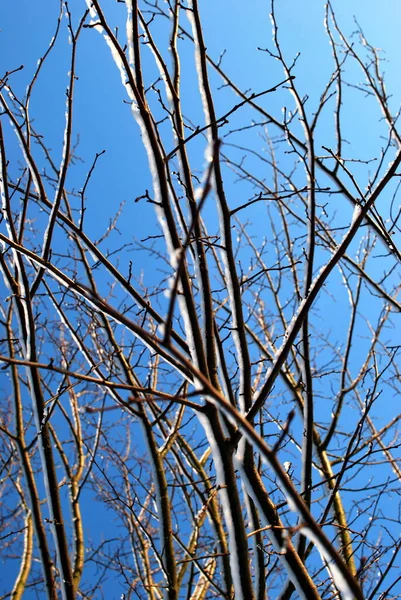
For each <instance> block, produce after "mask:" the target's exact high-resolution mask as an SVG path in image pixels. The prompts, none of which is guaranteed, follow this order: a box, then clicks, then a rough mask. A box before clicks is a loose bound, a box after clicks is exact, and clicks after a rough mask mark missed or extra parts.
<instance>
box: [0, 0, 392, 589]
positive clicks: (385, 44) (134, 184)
mask: <svg viewBox="0 0 401 600" xmlns="http://www.w3.org/2000/svg"><path fill="white" fill-rule="evenodd" d="M276 4H277V7H276V9H277V19H278V23H279V31H280V36H281V43H282V49H283V51H284V53H285V56H286V57H287V59H288V61H289V62H291V60H292V58H294V57H295V55H296V54H297V53H298V52H299V53H300V57H299V59H298V62H297V65H296V68H295V70H294V74H295V76H296V82H297V86H298V89H299V91H300V93H301V95H305V94H307V95H308V96H309V100H308V103H307V111H308V114H310V115H312V114H313V113H314V110H315V108H316V105H317V102H318V100H319V98H320V95H321V93H322V91H323V89H324V86H325V83H326V82H327V79H328V77H329V76H330V74H331V72H332V57H331V51H330V47H329V44H328V39H327V36H326V34H325V31H324V27H323V19H324V3H323V2H319V1H317V2H316V0H303V1H302V2H293V1H290V0H282V1H280V0H277V1H276ZM200 5H201V11H202V14H203V18H204V32H205V38H206V43H207V47H208V52H209V54H210V55H211V56H212V57H213V58H214V59H215V60H217V59H218V57H219V56H220V55H221V53H222V52H223V51H224V50H225V51H226V53H225V55H224V58H223V63H222V64H223V66H224V68H225V70H226V72H227V73H228V74H229V75H230V76H231V77H232V79H233V81H234V82H235V83H236V84H237V85H238V86H239V87H241V88H242V89H244V90H245V89H248V90H252V91H253V92H260V91H262V90H264V89H267V88H270V87H272V86H273V85H275V84H276V83H277V82H278V81H280V80H282V79H283V78H284V77H283V74H282V71H281V68H280V65H279V64H278V63H277V62H275V61H274V60H273V59H272V58H270V57H269V56H268V55H267V54H266V53H265V52H262V51H258V50H257V48H258V47H261V48H266V47H268V48H270V49H271V50H273V47H272V42H271V31H272V28H271V23H270V20H269V3H268V2H266V1H261V0H252V1H251V2H243V1H242V0H232V1H230V2H227V1H226V0H213V1H212V0H203V1H201V2H200ZM104 6H105V9H106V10H107V12H108V13H109V14H110V16H111V18H112V19H114V22H115V25H119V27H120V32H121V33H120V35H124V27H123V17H124V5H123V4H117V3H115V2H112V0H107V1H106V2H104ZM333 6H334V8H335V10H336V12H337V18H338V22H339V24H340V25H341V27H342V29H343V31H344V33H345V34H348V35H349V34H351V33H352V32H353V31H354V30H355V28H356V25H355V22H354V21H353V16H354V15H355V16H356V17H357V19H358V22H359V24H360V25H361V26H362V28H363V30H364V32H365V34H366V37H367V38H368V40H369V41H370V43H372V44H373V45H374V46H376V47H380V48H383V50H384V51H385V54H384V55H383V56H384V57H385V59H386V61H388V62H386V63H385V72H386V81H387V91H388V93H389V94H391V95H392V97H393V98H392V101H391V103H392V108H393V109H394V111H397V110H398V107H399V104H400V99H401V78H400V24H401V4H400V3H399V2H398V1H396V0H383V2H377V0H376V1H374V0H365V1H362V0H337V1H335V2H333ZM70 10H71V12H72V15H73V19H74V22H75V23H76V22H78V20H79V17H80V16H81V14H82V13H83V11H84V10H85V3H84V2H83V0H72V2H71V3H70ZM57 16H58V3H57V2H54V1H50V0H47V1H45V0H42V1H40V2H30V1H28V0H14V1H13V2H10V1H8V2H7V1H5V0H3V2H2V3H1V4H0V24H1V31H0V77H2V75H3V73H5V72H6V71H10V70H13V69H15V68H17V67H18V66H19V65H22V64H23V65H24V69H23V70H22V71H20V72H18V73H16V74H15V75H13V76H12V78H11V79H10V83H11V85H12V88H13V89H14V90H15V93H16V94H17V95H20V96H21V95H23V94H24V91H25V89H26V86H27V83H28V82H29V80H30V78H31V76H32V74H33V73H34V71H35V69H36V65H37V61H38V59H39V58H40V57H41V56H42V55H43V53H44V51H45V50H46V49H47V47H48V44H49V41H50V39H51V37H52V35H53V33H54V30H55V26H56V20H57ZM187 27H188V29H189V26H187ZM162 35H163V34H162ZM183 48H184V50H183V52H184V54H183V56H184V58H183V84H182V85H183V97H184V99H185V101H186V110H187V112H186V116H188V117H190V118H191V119H192V121H193V122H195V124H198V123H200V124H202V120H203V115H202V111H201V105H200V100H199V95H198V94H197V91H196V76H195V71H194V67H193V61H192V46H191V44H190V43H189V42H183ZM166 54H167V53H166ZM69 57H70V45H69V44H68V32H67V27H66V19H65V17H63V19H62V24H61V31H60V34H59V39H58V41H57V44H56V48H55V50H54V52H53V53H52V54H51V56H50V58H49V60H48V61H47V62H46V65H45V67H44V69H43V71H42V72H41V74H40V79H39V81H38V83H37V86H36V87H35V93H34V95H33V98H32V103H31V117H33V118H34V125H35V128H36V130H37V131H38V132H40V133H41V135H43V136H44V139H45V141H46V145H47V146H48V147H49V148H51V150H52V156H53V158H54V160H55V162H56V164H58V163H59V161H60V157H61V141H62V132H63V127H64V115H65V89H66V87H67V85H68V71H69ZM144 73H145V80H146V83H147V84H148V85H149V84H151V83H152V81H153V80H154V78H155V70H154V66H153V58H152V56H151V53H150V52H147V49H146V48H145V49H144ZM355 73H356V70H355V69H354V68H353V67H350V77H353V76H354V75H355ZM77 75H78V80H77V82H76V103H75V109H74V140H76V141H77V142H79V144H78V146H77V151H76V154H77V155H78V156H79V157H80V158H81V159H82V160H78V161H77V162H76V163H75V165H74V167H73V168H72V169H71V173H70V175H69V181H68V187H70V188H73V189H75V190H79V189H80V188H81V187H82V185H83V182H84V181H85V177H86V174H87V172H88V170H89V168H90V165H91V163H92V160H93V158H94V156H95V154H96V153H97V152H101V151H102V150H106V154H105V155H104V156H102V157H101V158H100V159H99V166H98V169H97V170H96V172H95V174H94V176H93V178H92V180H91V182H90V186H89V188H88V193H87V212H86V217H85V219H86V227H87V231H88V233H89V234H90V235H91V236H92V237H93V238H95V239H96V238H97V237H100V236H101V235H102V234H103V233H104V231H105V229H106V228H107V226H108V224H109V222H110V219H112V218H113V216H114V214H115V212H116V210H117V208H118V206H119V205H120V204H121V203H123V202H125V209H124V217H123V219H121V220H120V221H119V222H118V231H116V232H115V233H114V234H113V235H112V236H111V238H110V241H109V242H106V245H105V246H104V248H107V247H108V244H110V247H113V244H114V245H118V244H121V245H122V244H124V243H127V242H128V243H132V242H133V241H134V240H135V241H136V242H138V241H140V240H141V239H142V237H144V236H145V235H157V234H158V233H159V229H158V225H157V222H156V220H155V217H154V211H153V207H152V206H151V205H150V204H146V203H145V202H138V203H135V202H134V200H135V198H137V197H138V196H141V195H142V194H144V192H145V190H146V189H149V190H151V186H152V184H151V178H150V175H149V172H148V163H147V158H146V155H145V152H144V149H143V146H142V144H141V141H140V137H139V132H138V127H137V125H136V123H135V121H134V119H133V118H132V116H131V114H130V108H129V106H128V105H127V104H125V103H124V102H123V101H124V100H127V96H126V94H125V91H124V89H123V86H122V85H121V80H120V76H119V73H118V72H117V69H116V67H115V65H114V64H113V62H112V59H111V56H110V52H109V49H108V47H107V46H106V44H105V43H104V40H103V39H102V38H101V36H100V35H99V34H98V33H97V32H95V31H93V30H90V29H85V30H84V31H83V33H82V36H81V39H80V43H79V49H78V60H77ZM211 80H212V82H213V85H215V86H217V85H218V81H219V78H218V77H217V76H216V75H215V74H214V73H212V72H211ZM362 80H363V77H362V75H360V76H359V81H362ZM345 94H346V98H347V105H346V107H345V108H344V129H345V130H348V128H350V131H351V134H350V139H349V140H348V142H349V145H348V146H347V148H348V149H349V150H347V151H349V154H350V156H356V157H358V158H360V159H361V160H366V159H369V158H371V157H372V156H373V155H377V138H378V136H379V135H380V133H381V131H382V128H383V125H382V123H381V122H380V118H381V115H380V112H379V111H378V110H377V109H376V107H374V106H373V104H372V103H371V102H370V100H369V99H366V98H364V96H363V95H362V94H361V93H360V92H356V91H353V90H346V92H345ZM154 101H155V102H156V98H155V100H154ZM237 101H238V99H236V97H235V96H233V94H232V93H231V92H229V91H228V90H226V89H222V90H221V91H220V92H217V93H216V106H217V114H218V116H219V115H221V114H224V113H225V112H226V111H227V110H229V108H230V107H231V106H232V105H233V103H235V102H237ZM260 103H261V104H262V105H263V106H264V107H266V108H267V109H268V110H269V111H271V112H272V113H273V115H274V116H276V117H277V118H281V115H282V109H283V106H285V107H286V108H287V109H288V110H292V109H293V104H292V99H291V97H290V96H289V94H288V93H287V92H284V91H280V92H278V93H277V94H274V95H267V96H266V97H264V98H263V99H262V100H261V101H260ZM253 118H255V114H254V113H252V112H251V111H250V110H249V109H248V108H243V109H240V111H238V113H236V114H235V116H234V117H233V118H232V119H230V124H229V125H226V129H222V130H221V131H222V134H224V133H225V131H226V130H229V129H230V128H235V127H244V126H245V125H249V124H250V122H251V119H253ZM333 131H334V128H333V120H332V110H331V109H329V110H328V111H327V115H326V116H325V117H323V118H322V125H321V127H320V128H319V130H318V134H317V140H318V142H319V143H321V144H326V145H327V144H329V145H330V144H334V141H333V140H334V136H333ZM6 132H7V134H9V131H8V130H7V126H6ZM230 141H231V142H236V143H242V144H244V143H246V144H248V145H255V146H257V145H258V144H259V143H260V142H259V140H258V139H255V137H254V135H253V133H252V130H250V131H249V132H247V133H246V134H244V135H242V134H241V136H238V137H235V135H234V136H231V137H230ZM169 143H170V144H171V148H172V147H173V140H172V139H170V141H169ZM166 146H167V143H166ZM204 149H205V145H204V142H203V141H201V140H197V141H196V142H194V143H193V144H191V145H190V146H189V151H190V153H191V156H192V157H193V159H194V161H196V164H197V173H198V175H199V177H200V178H201V177H202V175H203V172H204V168H205V161H204ZM223 151H224V145H223ZM322 153H323V151H322ZM36 155H37V156H38V157H39V156H40V151H39V150H36ZM16 156H17V148H15V155H13V154H11V155H10V156H9V158H10V159H11V161H13V160H15V158H16ZM240 156H241V152H239V153H238V157H240ZM282 160H283V161H285V160H287V158H286V157H285V156H283V157H282ZM288 160H291V159H290V158H288ZM13 168H16V165H15V164H14V163H13ZM258 168H261V167H258ZM368 170H369V169H368V168H367V167H366V166H360V167H356V172H357V175H358V178H359V180H360V183H361V185H362V187H363V186H365V185H366V183H367V177H368ZM267 177H268V175H267ZM228 181H229V184H228V195H229V197H230V201H231V202H233V204H236V203H238V204H241V203H243V202H245V201H246V200H247V199H248V196H249V194H248V191H249V190H247V189H245V187H242V186H241V185H240V184H237V183H235V177H234V176H232V177H231V179H230V178H229V179H228ZM258 211H259V208H257V207H255V208H254V209H252V210H251V211H250V212H249V218H250V219H251V220H253V222H254V223H256V226H255V229H254V230H253V231H254V234H255V236H256V237H258V238H260V239H261V238H263V237H264V236H265V235H266V232H265V231H264V228H263V219H260V223H259V222H258V218H259V215H260V213H259V212H258ZM342 211H344V215H346V218H349V207H348V206H339V207H338V213H337V215H336V218H338V219H339V222H340V221H341V219H342V218H343V215H342ZM346 218H345V217H344V219H345V220H346ZM205 219H206V221H207V223H208V226H209V227H210V230H212V229H213V227H215V228H217V225H216V223H215V221H214V220H215V212H214V211H213V209H212V207H211V206H208V205H206V207H205ZM137 256H138V255H137V254H131V253H129V252H126V253H125V254H123V258H122V261H125V263H123V264H121V263H120V268H121V269H122V270H124V269H126V270H127V272H128V263H129V261H130V260H133V261H134V272H135V275H136V277H138V279H139V278H140V277H142V276H143V281H144V282H145V284H149V285H150V284H152V283H154V282H155V281H156V280H158V278H160V276H164V275H166V276H167V275H169V273H168V268H167V265H164V264H162V265H160V264H159V263H158V264H157V265H156V263H155V262H154V260H153V259H152V258H151V257H147V258H144V256H145V255H141V258H140V259H138V260H137V262H135V261H136V257H137ZM147 261H149V262H147ZM155 265H156V266H155ZM158 268H160V269H161V271H158V270H157V269H158ZM382 270H383V269H382V267H381V266H379V265H377V266H376V264H373V265H372V266H371V272H372V274H373V275H375V276H376V277H377V278H379V277H380V273H381V271H382ZM329 291H330V294H331V296H329V294H328V295H327V298H326V300H325V301H323V303H321V305H320V310H322V309H327V310H329V311H330V313H331V315H332V317H333V325H334V326H337V327H338V331H339V332H340V331H341V323H340V320H341V310H342V307H343V306H344V307H345V306H346V303H347V301H348V300H347V296H346V294H345V292H344V290H343V289H342V288H341V278H340V276H339V275H338V274H336V275H334V276H333V279H332V280H331V288H330V290H329ZM334 297H335V299H336V302H334V300H333V298H334ZM373 303H374V302H373ZM367 308H368V307H367ZM336 320H337V322H336ZM344 327H346V324H344ZM361 334H363V335H365V334H366V331H361ZM361 346H363V342H361ZM322 355H324V351H322ZM356 357H357V358H358V356H357V354H356ZM2 377H5V374H4V372H2V371H0V380H1V378H2ZM2 385H6V384H5V383H3V384H2ZM84 510H85V511H86V513H87V518H88V519H89V518H93V519H94V521H95V522H96V516H93V512H92V507H91V506H90V505H86V506H85V507H84ZM108 533H109V532H108V531H107V526H105V529H104V531H103V532H101V533H100V536H101V535H103V534H104V535H107V534H108ZM0 560H1V559H0ZM7 584H8V581H7V575H6V578H5V579H4V578H3V581H1V577H0V594H1V593H2V592H3V589H4V590H5V589H7ZM122 591H123V590H121V591H120V590H116V589H115V588H114V586H111V587H110V588H108V587H105V589H104V594H105V595H104V597H105V598H107V599H108V600H117V598H119V597H120V594H121V592H122ZM26 597H27V598H29V597H30V595H29V592H27V594H26ZM32 597H33V596H32ZM99 598H100V596H99Z"/></svg>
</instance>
